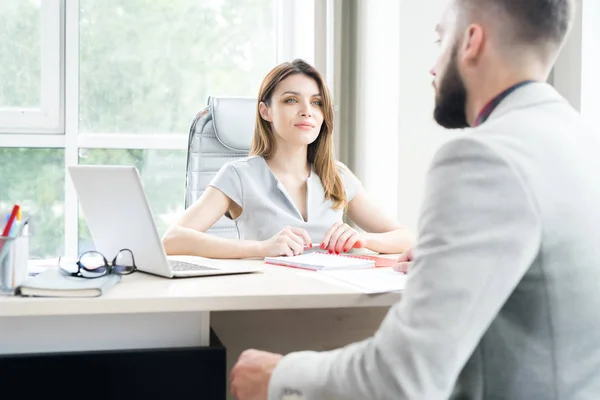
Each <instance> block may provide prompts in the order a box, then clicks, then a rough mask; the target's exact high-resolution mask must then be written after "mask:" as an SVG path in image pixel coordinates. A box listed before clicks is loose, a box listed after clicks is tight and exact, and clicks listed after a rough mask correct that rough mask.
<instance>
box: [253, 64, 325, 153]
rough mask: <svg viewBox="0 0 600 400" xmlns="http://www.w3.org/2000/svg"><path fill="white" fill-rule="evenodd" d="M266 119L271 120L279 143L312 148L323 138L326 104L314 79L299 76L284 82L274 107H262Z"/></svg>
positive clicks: (276, 96)
mask: <svg viewBox="0 0 600 400" xmlns="http://www.w3.org/2000/svg"><path fill="white" fill-rule="evenodd" d="M260 114H261V116H262V118H263V119H264V120H266V121H269V122H270V123H271V125H272V127H273V132H274V134H275V137H276V138H277V140H283V141H285V142H287V143H289V144H292V145H293V144H296V145H303V146H308V145H309V144H311V143H312V142H314V141H315V140H316V139H317V137H318V136H319V132H320V131H321V125H322V124H323V101H322V95H321V93H320V90H319V86H318V85H317V82H315V80H314V79H312V78H310V77H308V76H306V75H303V74H295V75H291V76H288V77H287V78H285V79H284V80H283V81H281V82H280V83H279V84H278V85H277V87H276V88H275V91H274V92H273V95H272V97H271V105H270V106H267V105H266V104H264V103H261V104H260Z"/></svg>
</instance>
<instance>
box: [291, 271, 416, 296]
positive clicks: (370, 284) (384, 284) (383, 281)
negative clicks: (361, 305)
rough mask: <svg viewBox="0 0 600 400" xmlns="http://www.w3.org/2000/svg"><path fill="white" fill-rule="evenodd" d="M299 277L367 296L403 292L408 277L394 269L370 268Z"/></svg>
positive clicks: (314, 273) (304, 273)
mask: <svg viewBox="0 0 600 400" xmlns="http://www.w3.org/2000/svg"><path fill="white" fill-rule="evenodd" d="M298 275H301V276H303V277H307V278H312V279H317V280H320V281H322V282H326V283H329V284H332V285H337V286H341V287H345V288H347V289H352V290H356V291H358V292H361V293H365V294H377V293H389V292H399V291H402V290H403V289H404V287H405V285H406V279H407V276H406V275H405V274H402V273H399V272H396V271H394V270H393V269H392V268H376V269H375V268H369V269H360V270H337V271H298Z"/></svg>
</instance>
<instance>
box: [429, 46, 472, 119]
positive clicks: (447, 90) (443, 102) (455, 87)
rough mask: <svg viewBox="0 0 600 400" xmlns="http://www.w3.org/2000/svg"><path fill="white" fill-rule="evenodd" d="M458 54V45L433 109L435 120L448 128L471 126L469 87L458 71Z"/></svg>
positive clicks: (441, 83) (453, 51)
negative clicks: (468, 102) (468, 119)
mask: <svg viewBox="0 0 600 400" xmlns="http://www.w3.org/2000/svg"><path fill="white" fill-rule="evenodd" d="M457 55H458V46H455V47H454V49H453V50H452V55H451V57H450V62H449V63H448V68H447V69H446V72H445V73H444V77H443V78H442V81H441V82H440V86H439V89H438V92H437V96H436V98H435V110H434V111H433V117H434V118H435V121H436V122H437V123H438V124H440V125H441V126H443V127H444V128H448V129H463V128H468V127H469V123H468V122H467V113H466V105H467V89H466V88H465V84H464V82H463V80H462V78H461V76H460V72H459V71H458V63H457V62H456V59H457Z"/></svg>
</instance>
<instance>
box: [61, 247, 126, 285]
mask: <svg viewBox="0 0 600 400" xmlns="http://www.w3.org/2000/svg"><path fill="white" fill-rule="evenodd" d="M135 271H137V267H136V266H135V259H134V258H133V253H132V252H131V250H129V249H121V250H119V252H118V253H117V255H116V256H115V258H114V259H113V260H112V262H111V263H109V262H108V261H107V260H106V257H104V256H103V255H102V254H101V253H99V252H97V251H87V252H85V253H83V254H82V255H81V256H80V257H79V261H77V272H70V271H68V272H69V274H70V275H71V276H79V277H82V278H90V279H93V278H100V277H102V276H105V275H108V274H117V275H129V274H132V273H134V272H135Z"/></svg>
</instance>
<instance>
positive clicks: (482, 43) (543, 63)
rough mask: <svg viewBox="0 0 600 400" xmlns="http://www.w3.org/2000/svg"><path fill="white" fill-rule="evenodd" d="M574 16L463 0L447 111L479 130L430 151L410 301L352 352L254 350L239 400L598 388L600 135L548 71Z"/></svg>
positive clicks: (449, 64) (439, 94)
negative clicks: (550, 81) (558, 89)
mask: <svg viewBox="0 0 600 400" xmlns="http://www.w3.org/2000/svg"><path fill="white" fill-rule="evenodd" d="M572 14H573V5H572V4H571V1H569V0H453V1H452V3H451V5H450V6H449V8H448V9H447V11H446V12H445V14H444V17H443V19H442V21H441V23H440V24H439V26H438V28H437V31H438V33H439V35H440V42H439V45H440V53H441V54H440V57H439V59H438V61H437V63H436V65H435V66H434V68H433V70H432V74H433V75H434V76H435V82H434V86H435V88H436V108H435V112H434V116H435V119H436V121H437V122H438V123H439V124H440V125H442V126H444V127H447V128H466V127H468V126H471V127H472V128H473V129H470V130H467V131H466V135H465V136H464V137H461V138H458V139H455V140H452V141H450V142H449V143H448V144H446V145H444V146H442V148H441V149H440V150H439V151H438V153H437V154H436V156H435V158H434V160H433V162H432V166H431V169H430V171H429V175H428V180H427V186H426V187H427V190H426V194H425V201H424V204H423V207H422V212H421V216H420V227H419V239H418V243H417V246H416V247H415V250H414V259H413V263H412V264H413V265H412V267H411V269H410V271H409V277H410V278H409V280H408V283H407V287H406V290H405V292H404V294H403V297H402V300H401V301H400V302H399V303H398V304H396V305H395V306H394V307H393V308H391V310H390V311H389V313H388V315H387V317H386V319H385V320H384V321H383V323H382V325H381V327H380V329H379V330H378V332H377V333H376V334H375V335H374V337H372V338H370V339H367V340H365V341H363V342H361V343H356V344H353V345H350V346H348V347H346V348H344V349H340V350H335V351H331V352H325V353H315V352H299V353H292V354H290V355H288V356H286V357H284V358H282V357H281V356H280V355H275V354H270V353H264V352H258V351H254V350H251V351H247V352H245V353H244V354H242V356H241V357H240V360H239V361H238V363H237V365H236V366H235V368H234V369H233V371H232V391H233V392H234V394H235V395H236V396H237V398H238V399H240V400H248V399H264V398H267V395H268V398H270V399H285V398H306V399H311V400H313V399H328V400H330V399H427V400H435V399H447V398H456V399H512V400H520V399H523V400H534V399H596V398H599V396H600V241H599V239H598V232H599V230H600V156H599V154H600V142H599V138H598V136H594V135H593V134H591V133H590V132H588V131H587V130H586V128H585V127H584V126H583V124H582V123H581V120H580V117H579V115H578V114H577V113H576V112H575V111H574V110H573V109H572V108H571V107H570V106H569V105H568V104H567V102H566V101H565V100H564V99H563V98H562V97H561V96H560V95H559V94H558V93H557V92H556V91H555V90H554V89H553V88H552V87H551V86H550V85H548V84H546V83H544V81H545V80H546V79H547V77H548V76H549V74H550V71H551V68H552V66H553V64H554V62H555V60H556V58H557V56H558V53H559V51H560V49H561V47H562V45H563V43H564V40H565V36H566V34H567V32H568V30H569V26H570V21H571V18H572ZM267 391H268V393H267Z"/></svg>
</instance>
